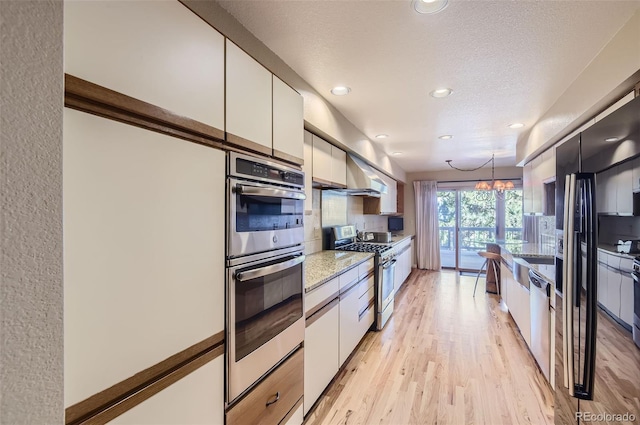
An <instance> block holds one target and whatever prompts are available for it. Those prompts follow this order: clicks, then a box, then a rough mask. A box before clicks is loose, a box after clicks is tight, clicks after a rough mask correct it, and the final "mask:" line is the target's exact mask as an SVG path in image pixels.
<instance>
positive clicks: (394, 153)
mask: <svg viewBox="0 0 640 425" xmlns="http://www.w3.org/2000/svg"><path fill="white" fill-rule="evenodd" d="M391 155H393V156H398V155H402V152H392V153H391Z"/></svg>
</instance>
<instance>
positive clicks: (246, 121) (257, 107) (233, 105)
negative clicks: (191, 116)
mask: <svg viewBox="0 0 640 425" xmlns="http://www.w3.org/2000/svg"><path fill="white" fill-rule="evenodd" d="M226 46H227V56H226V59H227V60H226V70H227V73H226V90H227V91H226V113H227V129H226V130H227V133H229V134H228V135H227V138H228V140H229V141H230V142H232V143H237V144H241V145H244V146H245V147H248V148H250V149H254V150H257V151H259V152H262V153H264V154H267V155H271V153H272V148H273V145H272V128H273V126H272V116H273V115H272V95H271V91H272V87H271V85H272V81H271V78H272V77H271V75H272V74H271V73H270V72H269V71H268V70H267V69H266V68H265V67H264V66H262V65H261V64H260V63H258V62H257V61H256V60H255V59H253V58H252V57H251V56H249V55H248V54H246V53H245V52H244V51H243V50H242V49H240V48H239V47H238V46H236V45H235V44H233V43H232V42H231V41H229V39H226ZM238 138H240V139H238Z"/></svg>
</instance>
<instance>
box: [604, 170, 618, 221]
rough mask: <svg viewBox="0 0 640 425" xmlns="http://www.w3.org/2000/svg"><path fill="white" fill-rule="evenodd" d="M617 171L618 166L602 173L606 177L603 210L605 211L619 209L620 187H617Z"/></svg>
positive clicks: (611, 211) (612, 211)
mask: <svg viewBox="0 0 640 425" xmlns="http://www.w3.org/2000/svg"><path fill="white" fill-rule="evenodd" d="M615 173H616V167H614V168H611V169H609V170H607V171H604V172H603V173H602V177H603V179H604V190H603V196H604V208H603V209H602V211H603V212H605V213H615V212H617V209H618V205H617V202H618V197H617V195H618V188H617V187H616V184H617V178H616V174H615Z"/></svg>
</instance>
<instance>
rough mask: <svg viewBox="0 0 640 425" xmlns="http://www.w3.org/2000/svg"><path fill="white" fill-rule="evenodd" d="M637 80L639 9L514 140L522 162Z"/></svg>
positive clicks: (639, 66) (639, 65) (639, 68)
mask: <svg viewBox="0 0 640 425" xmlns="http://www.w3.org/2000/svg"><path fill="white" fill-rule="evenodd" d="M638 82H640V10H639V11H637V12H636V13H635V14H634V15H633V16H631V17H630V19H629V21H628V22H627V23H626V24H625V26H624V27H623V28H621V29H620V31H619V32H618V33H617V34H616V35H615V37H614V38H613V39H612V40H611V41H610V42H609V43H608V44H607V45H606V46H605V48H604V49H602V51H601V52H600V53H599V54H598V55H597V56H596V57H595V58H594V59H593V61H591V63H590V64H589V65H588V66H587V67H586V68H585V69H584V70H583V71H582V73H581V74H580V75H579V76H578V78H577V79H576V80H575V81H574V82H573V83H572V84H571V85H570V86H569V88H567V90H565V92H564V93H562V94H561V95H560V97H559V99H558V100H557V101H556V103H555V104H554V105H553V106H552V107H551V108H549V110H548V111H547V112H546V113H545V114H544V115H543V116H542V117H541V118H540V119H539V120H538V122H537V123H536V124H535V125H534V126H533V127H532V128H531V129H530V131H528V132H525V133H523V134H522V136H521V137H520V138H519V139H518V144H517V148H516V161H518V163H520V164H522V163H524V162H527V161H529V160H530V159H531V158H533V157H534V156H536V155H537V154H538V153H540V152H542V151H543V150H545V149H546V148H548V147H549V146H551V145H552V144H554V143H555V142H558V141H559V140H560V139H562V138H563V137H564V136H566V135H567V134H569V133H571V132H572V131H573V130H575V129H576V128H578V127H580V126H581V125H582V124H583V123H585V122H586V121H588V119H589V118H591V117H593V116H595V115H596V114H598V113H599V112H601V111H603V110H604V109H606V108H607V107H608V106H609V105H611V104H612V103H614V102H615V101H616V100H617V99H619V98H620V97H622V96H623V95H624V94H626V93H628V92H630V91H631V90H632V88H633V86H634V85H635V84H636V83H638Z"/></svg>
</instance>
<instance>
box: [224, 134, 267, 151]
mask: <svg viewBox="0 0 640 425" xmlns="http://www.w3.org/2000/svg"><path fill="white" fill-rule="evenodd" d="M226 135H227V143H229V144H231V145H234V146H237V147H239V148H242V149H245V150H250V151H253V152H257V153H260V154H263V155H269V156H271V154H272V153H273V150H272V149H271V148H269V147H267V146H264V145H261V144H260V143H256V142H253V141H251V140H249V139H245V138H244V137H240V136H236V135H235V134H233V133H229V132H227V133H226Z"/></svg>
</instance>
